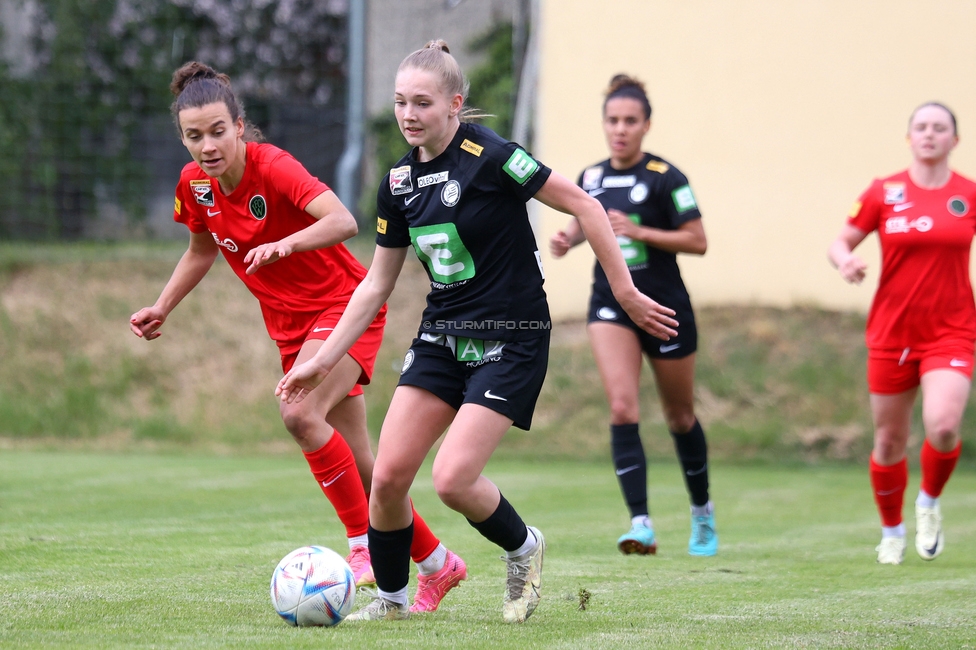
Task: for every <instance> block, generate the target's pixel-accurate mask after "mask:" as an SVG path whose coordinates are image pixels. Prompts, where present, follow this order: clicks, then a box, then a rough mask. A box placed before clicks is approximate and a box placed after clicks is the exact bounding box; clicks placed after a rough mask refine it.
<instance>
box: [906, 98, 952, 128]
mask: <svg viewBox="0 0 976 650" xmlns="http://www.w3.org/2000/svg"><path fill="white" fill-rule="evenodd" d="M926 106H935V107H936V108H941V109H942V110H944V111H945V112H946V113H948V114H949V119H951V120H952V135H956V136H958V135H959V129H958V128H957V127H956V115H955V113H953V112H952V111H950V110H949V107H948V106H946V105H945V104H940V103H939V102H925V103H924V104H922V105H921V106H919V107H918V108H916V109H915V110H914V111H912V114H911V115H910V116H909V117H908V130H909V131H911V130H912V122H913V121H914V120H915V113H918V112H919V111H920V110H922V109H923V108H925V107H926Z"/></svg>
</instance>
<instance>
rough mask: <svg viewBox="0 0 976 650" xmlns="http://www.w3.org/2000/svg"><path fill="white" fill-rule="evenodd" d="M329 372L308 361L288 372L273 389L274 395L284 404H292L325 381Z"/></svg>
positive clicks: (299, 400)
mask: <svg viewBox="0 0 976 650" xmlns="http://www.w3.org/2000/svg"><path fill="white" fill-rule="evenodd" d="M328 375H329V371H328V370H326V369H325V368H322V367H320V366H319V365H318V364H316V363H315V359H309V360H308V361H306V362H305V363H300V364H298V365H297V366H294V367H293V368H292V369H291V370H289V371H288V372H287V373H286V374H285V376H284V377H282V378H281V381H279V382H278V386H277V388H275V395H276V396H278V397H279V398H281V401H282V402H285V403H286V404H294V403H297V402H301V401H302V400H303V399H305V398H306V397H307V396H308V394H309V393H310V392H311V391H312V389H313V388H315V387H316V386H318V385H319V384H321V383H322V382H323V381H325V378H326V377H327V376H328Z"/></svg>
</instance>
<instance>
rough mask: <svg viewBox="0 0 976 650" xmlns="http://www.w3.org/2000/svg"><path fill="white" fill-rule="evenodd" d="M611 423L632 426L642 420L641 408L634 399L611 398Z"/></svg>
mask: <svg viewBox="0 0 976 650" xmlns="http://www.w3.org/2000/svg"><path fill="white" fill-rule="evenodd" d="M609 402H610V422H611V423H613V424H630V423H631V422H637V421H638V420H639V419H640V408H639V407H638V403H637V400H636V399H634V398H633V397H611V398H610V400H609Z"/></svg>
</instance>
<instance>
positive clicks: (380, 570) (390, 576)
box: [367, 522, 413, 594]
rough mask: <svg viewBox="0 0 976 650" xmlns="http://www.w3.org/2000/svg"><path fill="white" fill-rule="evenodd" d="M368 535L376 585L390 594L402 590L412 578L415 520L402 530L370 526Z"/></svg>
mask: <svg viewBox="0 0 976 650" xmlns="http://www.w3.org/2000/svg"><path fill="white" fill-rule="evenodd" d="M367 535H368V536H369V558H370V563H371V564H372V565H373V575H375V576H376V586H377V587H378V588H380V589H382V590H383V591H385V592H387V593H390V594H392V593H395V592H397V591H400V590H401V589H403V588H404V587H406V586H407V582H409V580H410V544H412V543H413V522H411V523H410V525H409V526H407V527H406V528H402V529H400V530H376V529H375V528H373V527H372V526H370V527H369V530H368V531H367Z"/></svg>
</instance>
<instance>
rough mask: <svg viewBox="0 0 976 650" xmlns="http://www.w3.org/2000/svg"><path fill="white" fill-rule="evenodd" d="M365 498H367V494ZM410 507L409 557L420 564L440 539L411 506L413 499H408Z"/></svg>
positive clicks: (433, 549)
mask: <svg viewBox="0 0 976 650" xmlns="http://www.w3.org/2000/svg"><path fill="white" fill-rule="evenodd" d="M366 499H367V500H368V499H369V495H368V494H367V495H366ZM410 509H411V510H412V511H413V542H411V543H410V559H411V560H413V561H414V562H416V563H417V564H420V563H421V562H423V561H424V560H426V559H427V558H428V557H430V554H431V553H433V552H434V551H435V550H437V545H438V544H440V543H441V540H439V539H437V536H436V535H434V532H433V531H432V530H431V529H430V526H428V525H427V522H426V521H424V519H423V517H421V516H420V513H419V512H417V509H416V508H414V507H413V499H410Z"/></svg>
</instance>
